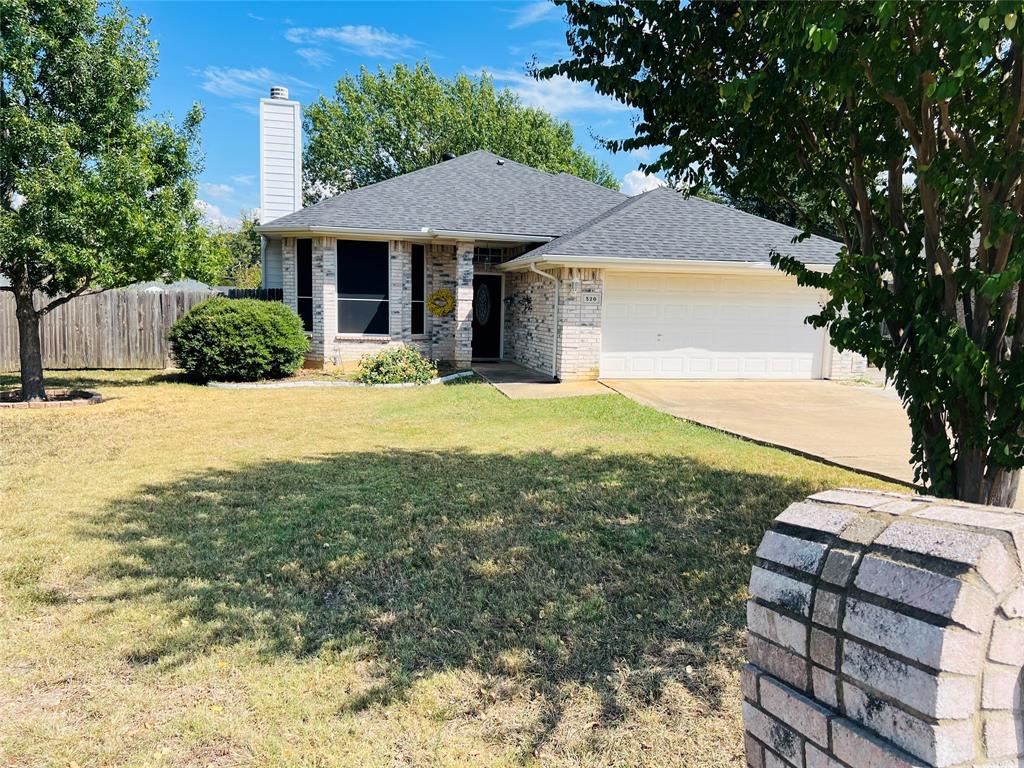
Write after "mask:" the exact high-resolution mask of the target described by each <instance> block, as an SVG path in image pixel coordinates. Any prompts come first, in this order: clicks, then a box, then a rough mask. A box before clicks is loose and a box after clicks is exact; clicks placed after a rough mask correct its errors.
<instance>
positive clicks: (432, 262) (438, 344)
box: [424, 245, 458, 360]
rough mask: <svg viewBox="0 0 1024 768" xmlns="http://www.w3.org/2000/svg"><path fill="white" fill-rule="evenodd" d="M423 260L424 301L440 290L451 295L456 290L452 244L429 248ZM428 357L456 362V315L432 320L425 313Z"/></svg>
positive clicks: (428, 314) (431, 317) (430, 315)
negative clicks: (445, 290)
mask: <svg viewBox="0 0 1024 768" xmlns="http://www.w3.org/2000/svg"><path fill="white" fill-rule="evenodd" d="M424 258H425V259H426V264H425V267H426V282H427V290H426V298H428V299H429V298H430V294H431V293H433V292H434V291H436V290H439V289H441V288H447V289H448V290H449V291H451V292H452V295H453V296H454V295H455V294H456V291H457V289H458V279H457V277H456V272H455V247H454V246H452V245H428V246H426V251H425V253H424ZM425 329H426V332H427V346H428V348H429V350H430V351H429V352H427V353H426V354H429V355H430V356H431V357H433V358H434V359H436V360H454V359H455V313H454V312H452V313H451V314H448V315H445V316H443V317H435V316H434V315H432V314H431V313H430V312H429V311H428V312H427V322H426V325H425Z"/></svg>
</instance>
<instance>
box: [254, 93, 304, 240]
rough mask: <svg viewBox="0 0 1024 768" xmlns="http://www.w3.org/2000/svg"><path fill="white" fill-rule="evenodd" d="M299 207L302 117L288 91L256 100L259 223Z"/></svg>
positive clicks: (300, 195) (297, 104)
mask: <svg viewBox="0 0 1024 768" xmlns="http://www.w3.org/2000/svg"><path fill="white" fill-rule="evenodd" d="M301 207H302V114H301V109H300V107H299V102H297V101H292V100H290V99H289V98H288V89H287V88H284V87H282V86H279V85H275V86H274V87H273V88H271V89H270V98H269V99H260V223H261V224H267V223H269V222H271V221H273V220H274V219H276V218H278V217H280V216H285V215H286V214H289V213H292V212H294V211H297V210H299V209H300V208H301Z"/></svg>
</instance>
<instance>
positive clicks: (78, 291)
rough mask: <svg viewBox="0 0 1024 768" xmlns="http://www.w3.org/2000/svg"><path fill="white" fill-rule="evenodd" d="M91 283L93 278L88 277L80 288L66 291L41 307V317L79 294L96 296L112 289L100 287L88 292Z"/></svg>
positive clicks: (39, 313)
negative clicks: (69, 291)
mask: <svg viewBox="0 0 1024 768" xmlns="http://www.w3.org/2000/svg"><path fill="white" fill-rule="evenodd" d="M91 283H92V278H86V279H85V281H84V282H83V283H82V284H81V285H80V286H79V287H78V288H76V289H75V290H73V291H71V293H66V294H64V295H63V296H58V297H57V298H55V299H54V300H53V301H51V302H50V303H49V304H47V305H46V306H45V307H43V308H42V309H40V310H39V312H37V314H38V315H39V317H42V316H43V315H48V314H49V313H50V312H52V311H53V310H55V309H57V307H60V306H63V305H64V304H67V303H68V302H69V301H71V300H72V299H76V298H78V297H79V296H95V295H96V294H99V293H103V292H105V291H109V290H110V289H109V288H100V289H99V290H96V291H88V293H87V292H86V291H87V290H88V288H89V285H90V284H91Z"/></svg>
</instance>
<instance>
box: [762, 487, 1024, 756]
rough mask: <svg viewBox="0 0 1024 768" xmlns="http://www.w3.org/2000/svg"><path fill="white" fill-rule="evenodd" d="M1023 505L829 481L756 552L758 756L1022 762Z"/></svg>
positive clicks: (795, 508) (794, 510) (791, 511)
mask: <svg viewBox="0 0 1024 768" xmlns="http://www.w3.org/2000/svg"><path fill="white" fill-rule="evenodd" d="M1022 547H1024V516H1022V515H1020V514H1018V513H1016V512H1014V511H1013V510H1005V509H997V508H993V507H980V506H972V505H967V504H960V503H956V502H949V501H944V500H938V499H933V498H927V497H916V496H899V495H894V494H881V493H869V492H864V491H826V492H824V493H819V494H816V495H814V496H811V497H810V498H809V499H808V500H807V501H805V502H798V503H796V504H793V505H792V506H790V507H789V508H788V509H787V510H786V511H785V512H783V513H782V514H781V515H780V516H779V517H778V518H777V519H776V521H775V525H774V526H773V528H772V529H771V530H770V531H768V533H766V534H765V536H764V539H763V540H762V541H761V545H760V547H759V548H758V550H757V564H756V565H755V567H754V568H753V571H752V574H751V579H750V601H749V603H748V605H747V625H748V658H749V663H748V664H747V665H746V667H744V669H743V673H742V689H743V698H744V703H743V715H744V722H745V726H746V734H745V739H746V748H747V764H748V766H751V767H752V768H776V767H777V766H778V767H784V766H795V767H796V768H843V766H849V767H850V768H860V766H865V767H868V768H883V767H886V768H888V767H889V766H892V767H893V768H898V767H905V766H934V767H945V766H993V767H994V766H1018V765H1022V764H1024V718H1022V712H1021V709H1022V707H1024V698H1022V695H1021V684H1022V670H1024V586H1022V585H1021V582H1022V574H1021V565H1020V563H1021V555H1022V551H1021V550H1022Z"/></svg>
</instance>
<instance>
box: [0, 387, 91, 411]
mask: <svg viewBox="0 0 1024 768" xmlns="http://www.w3.org/2000/svg"><path fill="white" fill-rule="evenodd" d="M46 397H47V399H46V400H39V401H35V402H28V403H27V402H25V401H24V400H22V399H21V392H19V391H17V390H7V391H6V392H2V391H0V408H70V407H73V406H79V405H96V404H97V403H102V402H103V397H102V396H101V395H100V394H99V393H98V392H87V391H86V390H84V389H50V390H47V392H46Z"/></svg>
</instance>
